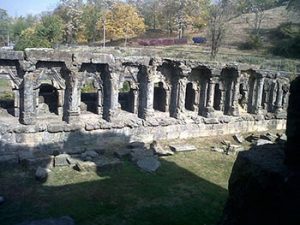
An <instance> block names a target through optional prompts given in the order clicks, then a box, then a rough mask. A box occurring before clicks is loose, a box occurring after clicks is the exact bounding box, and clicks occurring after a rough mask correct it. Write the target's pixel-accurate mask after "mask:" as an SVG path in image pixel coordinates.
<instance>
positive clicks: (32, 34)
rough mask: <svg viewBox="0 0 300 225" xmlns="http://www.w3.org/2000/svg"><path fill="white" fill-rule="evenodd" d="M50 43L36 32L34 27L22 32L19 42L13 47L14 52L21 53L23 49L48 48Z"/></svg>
mask: <svg viewBox="0 0 300 225" xmlns="http://www.w3.org/2000/svg"><path fill="white" fill-rule="evenodd" d="M50 47H51V43H50V42H49V41H48V40H47V39H46V38H43V37H41V36H39V35H38V34H37V32H36V28H35V27H30V28H27V29H26V30H24V31H22V33H21V35H20V38H19V41H18V42H17V43H16V45H15V50H19V51H23V50H24V49H25V48H50Z"/></svg>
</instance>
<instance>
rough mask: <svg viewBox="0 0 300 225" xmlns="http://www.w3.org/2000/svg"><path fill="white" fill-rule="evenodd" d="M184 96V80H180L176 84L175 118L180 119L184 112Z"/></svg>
mask: <svg viewBox="0 0 300 225" xmlns="http://www.w3.org/2000/svg"><path fill="white" fill-rule="evenodd" d="M185 95H186V80H183V79H180V80H178V83H177V101H176V102H177V104H176V105H177V108H176V118H177V119H180V118H182V117H183V115H184V112H185Z"/></svg>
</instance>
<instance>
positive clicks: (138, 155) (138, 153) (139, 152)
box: [130, 148, 154, 162]
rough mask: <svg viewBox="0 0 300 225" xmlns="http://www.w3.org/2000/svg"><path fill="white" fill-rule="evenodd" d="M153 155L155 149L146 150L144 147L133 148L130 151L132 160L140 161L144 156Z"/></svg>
mask: <svg viewBox="0 0 300 225" xmlns="http://www.w3.org/2000/svg"><path fill="white" fill-rule="evenodd" d="M153 156H154V153H153V151H151V150H146V149H144V148H142V149H140V148H138V149H133V150H132V151H131V152H130V158H131V161H133V162H135V161H138V160H140V159H143V158H146V157H153Z"/></svg>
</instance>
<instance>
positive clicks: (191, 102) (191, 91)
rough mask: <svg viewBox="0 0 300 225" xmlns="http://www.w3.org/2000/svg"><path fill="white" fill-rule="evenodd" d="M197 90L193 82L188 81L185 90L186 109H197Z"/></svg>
mask: <svg viewBox="0 0 300 225" xmlns="http://www.w3.org/2000/svg"><path fill="white" fill-rule="evenodd" d="M195 101H196V91H195V88H194V85H193V83H192V82H189V83H187V85H186V91H185V105H184V106H185V109H186V110H188V111H194V110H195Z"/></svg>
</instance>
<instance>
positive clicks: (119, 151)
mask: <svg viewBox="0 0 300 225" xmlns="http://www.w3.org/2000/svg"><path fill="white" fill-rule="evenodd" d="M130 152H131V149H128V148H123V149H117V150H115V151H114V156H116V157H117V158H119V159H121V158H124V157H126V156H129V155H130Z"/></svg>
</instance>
